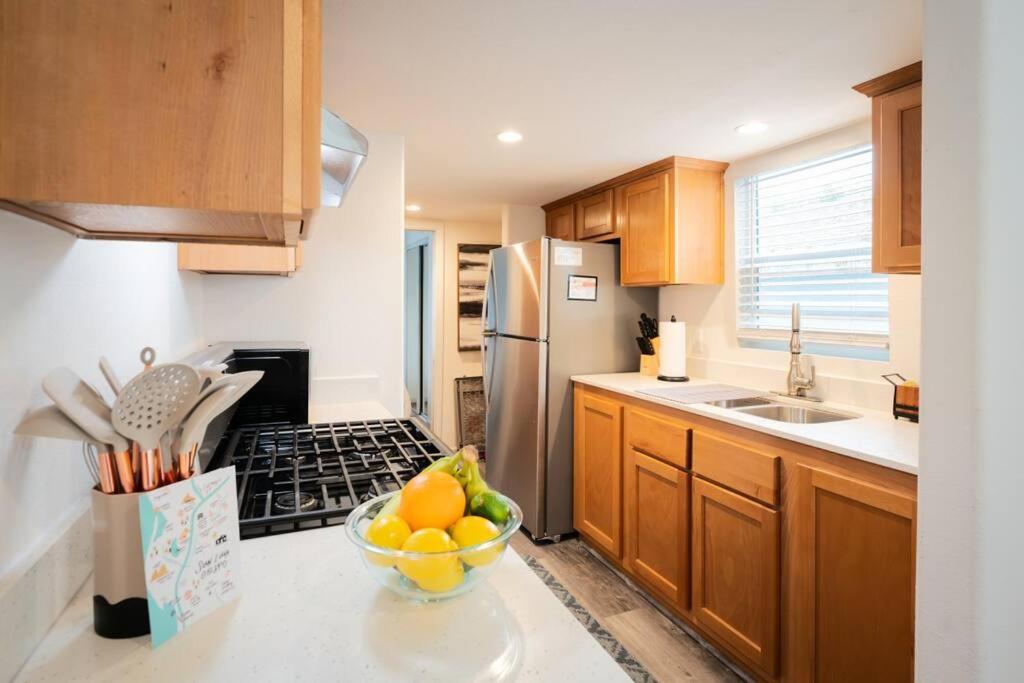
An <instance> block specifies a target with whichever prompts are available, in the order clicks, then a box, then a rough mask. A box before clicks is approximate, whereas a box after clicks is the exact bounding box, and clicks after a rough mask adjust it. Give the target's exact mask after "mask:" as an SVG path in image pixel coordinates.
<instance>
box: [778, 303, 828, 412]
mask: <svg viewBox="0 0 1024 683" xmlns="http://www.w3.org/2000/svg"><path fill="white" fill-rule="evenodd" d="M792 328H793V333H792V334H791V335H790V337H789V374H788V375H787V376H786V393H785V394H782V392H781V391H779V392H776V393H778V394H782V395H784V396H790V397H793V398H802V399H807V400H810V401H820V400H821V399H819V398H815V397H814V396H808V395H807V392H808V391H809V390H811V389H813V388H814V363H813V362H811V363H808V365H810V369H811V374H810V375H809V376H808V375H804V369H803V364H802V363H801V357H800V354H801V347H800V304H793V324H792Z"/></svg>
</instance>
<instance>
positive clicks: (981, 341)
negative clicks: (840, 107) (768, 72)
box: [916, 0, 1024, 683]
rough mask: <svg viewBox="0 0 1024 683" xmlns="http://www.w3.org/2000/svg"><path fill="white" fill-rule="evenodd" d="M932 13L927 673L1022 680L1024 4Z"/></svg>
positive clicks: (927, 676) (923, 558) (924, 549)
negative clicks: (1023, 168)
mask: <svg viewBox="0 0 1024 683" xmlns="http://www.w3.org/2000/svg"><path fill="white" fill-rule="evenodd" d="M924 19H925V35H924V68H925V74H924V84H925V86H924V108H923V112H924V128H923V130H924V165H923V177H922V183H923V187H922V196H923V206H922V211H923V221H924V224H925V226H926V228H925V232H924V235H923V240H924V243H923V254H922V258H923V262H922V269H923V273H924V275H923V279H924V290H923V294H924V311H923V322H924V337H925V338H926V339H927V340H928V343H927V344H926V345H925V347H924V354H923V358H922V375H923V379H924V382H923V383H922V388H923V392H922V406H921V468H920V474H919V478H918V491H919V506H918V563H917V567H918V576H917V585H918V588H917V646H916V652H917V665H916V670H917V680H919V681H929V682H932V681H935V682H939V683H941V682H943V681H951V682H952V681H1010V680H1018V679H1019V678H1020V676H1021V674H1020V666H1021V665H1020V658H1021V652H1020V650H1021V647H1020V641H1021V634H1022V633H1024V583H1022V582H1021V579H1020V573H1021V567H1022V566H1024V533H1022V532H1021V521H1022V515H1021V507H1020V497H1021V491H1022V489H1024V457H1022V456H1024V447H1022V445H1021V444H1022V440H1021V426H1020V424H1021V415H1020V405H1021V387H1022V386H1024V354H1022V353H1021V345H1022V341H1021V340H1022V339H1024V321H1022V319H1021V311H1022V305H1021V291H1022V289H1021V286H1020V258H1021V254H1022V253H1024V231H1022V229H1021V221H1020V199H1019V196H1020V179H1021V172H1020V160H1021V158H1024V136H1022V135H1021V132H1020V121H1021V118H1022V117H1024V92H1022V90H1021V88H1020V83H1021V82H1022V81H1024V51H1021V49H1020V38H1019V33H1020V30H1019V27H1020V26H1022V25H1024V3H1021V2H1020V0H979V1H978V2H972V3H967V2H959V1H957V0H926V2H925V15H924Z"/></svg>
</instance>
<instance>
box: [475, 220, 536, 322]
mask: <svg viewBox="0 0 1024 683" xmlns="http://www.w3.org/2000/svg"><path fill="white" fill-rule="evenodd" d="M549 241H550V240H548V239H547V238H543V239H539V240H534V241H532V242H522V243H520V244H513V245H511V246H508V247H502V248H501V249H495V250H494V251H492V252H491V270H490V273H489V274H488V281H487V288H486V303H485V305H484V306H485V313H484V330H487V331H493V332H497V333H498V334H506V335H511V336H514V337H522V338H524V339H547V336H548V302H547V297H545V296H543V295H542V292H545V291H546V289H547V261H548V249H547V245H548V242H549Z"/></svg>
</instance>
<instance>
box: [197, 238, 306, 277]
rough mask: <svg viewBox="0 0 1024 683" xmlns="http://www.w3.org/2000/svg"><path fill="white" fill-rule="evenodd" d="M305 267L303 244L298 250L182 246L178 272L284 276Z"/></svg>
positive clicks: (243, 245) (296, 248) (223, 245)
mask: <svg viewBox="0 0 1024 683" xmlns="http://www.w3.org/2000/svg"><path fill="white" fill-rule="evenodd" d="M300 267H302V242H299V243H298V244H296V245H295V246H294V247H265V246H258V245H254V244H192V243H185V244H179V245H178V270H190V271H194V272H197V273H209V274H238V275H284V276H287V277H291V276H292V275H294V274H295V273H296V272H297V271H298V270H299V268H300Z"/></svg>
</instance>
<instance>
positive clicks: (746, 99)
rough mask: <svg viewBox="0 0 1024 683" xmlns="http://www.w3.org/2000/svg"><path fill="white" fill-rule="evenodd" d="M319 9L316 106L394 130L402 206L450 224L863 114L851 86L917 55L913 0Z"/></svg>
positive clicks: (571, 0) (400, 2)
mask: <svg viewBox="0 0 1024 683" xmlns="http://www.w3.org/2000/svg"><path fill="white" fill-rule="evenodd" d="M324 20H325V23H324V62H325V63H324V100H325V103H326V104H327V106H329V107H330V108H332V109H334V110H335V111H336V112H337V113H338V114H340V115H341V116H342V118H344V119H346V120H347V121H348V122H349V123H351V124H352V125H354V126H356V127H357V128H366V129H373V130H387V131H394V132H399V133H402V134H404V135H405V139H406V198H407V201H409V202H415V203H417V204H420V205H422V206H423V212H422V214H420V215H422V216H424V217H426V216H429V217H434V218H443V219H448V220H488V221H495V220H498V219H499V216H500V206H501V205H502V204H505V203H512V204H532V205H539V204H543V203H545V202H548V201H551V200H553V199H556V198H558V197H560V196H563V195H565V194H568V193H570V192H573V191H576V190H578V189H581V188H583V187H585V186H587V185H589V184H593V183H595V182H599V181H601V180H605V179H607V178H609V177H612V176H614V175H617V174H619V173H622V172H625V171H628V170H629V169H631V168H634V167H636V166H639V165H642V164H645V163H648V162H651V161H655V160H657V159H660V158H662V157H665V156H669V155H671V154H680V155H684V156H695V157H703V158H708V159H716V160H722V161H733V160H736V159H739V158H742V157H744V156H749V155H751V154H754V153H757V152H760V151H764V150H767V149H770V148H772V147H777V146H779V145H781V144H785V143H787V142H791V141H794V140H798V139H801V138H805V137H808V136H811V135H814V134H815V133H819V132H822V131H826V130H829V129H832V128H836V127H839V126H842V125H844V124H846V123H849V122H852V121H855V120H858V119H863V118H865V117H867V116H869V115H870V107H869V103H868V100H867V98H865V97H864V96H862V95H860V94H858V93H855V92H853V91H852V90H851V89H850V86H852V85H853V84H855V83H859V82H861V81H864V80H867V79H868V78H872V77H874V76H877V75H880V74H882V73H885V72H886V71H890V70H892V69H895V68H898V67H901V66H904V65H906V64H909V63H911V62H914V61H916V60H918V59H920V57H921V0H800V1H797V0H792V1H783V0H617V1H616V0H515V1H513V0H507V1H504V2H499V1H497V0H430V1H426V0H423V1H419V0H327V2H326V7H325V15H324ZM753 119H759V120H762V121H766V122H768V123H769V124H770V128H769V129H768V130H767V131H766V132H764V133H761V134H759V135H753V136H742V135H739V134H737V133H736V132H735V131H734V128H735V127H736V126H737V125H739V124H741V123H744V122H746V121H749V120H753ZM505 128H515V129H516V130H519V131H520V132H522V133H523V135H524V136H525V139H524V140H523V142H521V143H519V144H517V145H505V144H502V143H500V142H498V141H497V140H496V139H495V135H496V134H497V133H498V132H499V131H501V130H503V129H505ZM370 154H371V155H372V154H373V150H372V149H371V150H370Z"/></svg>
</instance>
